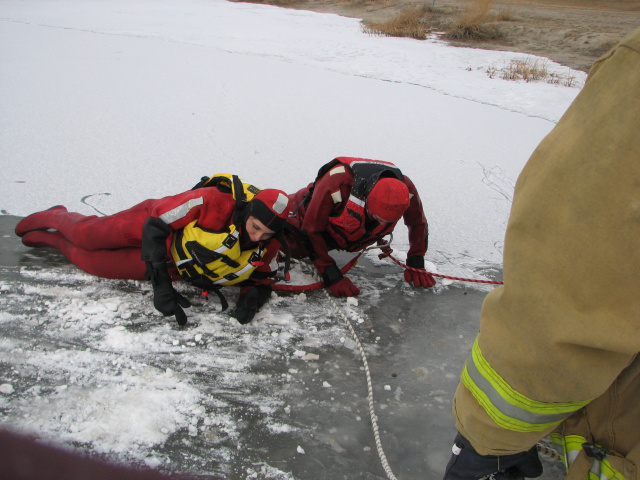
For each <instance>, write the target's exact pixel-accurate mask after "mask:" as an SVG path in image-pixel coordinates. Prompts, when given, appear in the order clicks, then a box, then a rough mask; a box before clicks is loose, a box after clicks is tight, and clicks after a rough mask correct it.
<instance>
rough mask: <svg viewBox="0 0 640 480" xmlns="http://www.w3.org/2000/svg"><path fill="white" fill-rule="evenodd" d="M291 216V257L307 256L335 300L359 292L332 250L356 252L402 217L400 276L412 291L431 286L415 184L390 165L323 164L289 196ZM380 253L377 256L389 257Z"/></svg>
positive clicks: (424, 229) (377, 162)
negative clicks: (405, 234) (404, 250)
mask: <svg viewBox="0 0 640 480" xmlns="http://www.w3.org/2000/svg"><path fill="white" fill-rule="evenodd" d="M290 196H291V199H292V203H293V208H294V212H295V217H293V218H290V219H289V222H290V223H291V224H292V225H293V226H294V227H295V230H297V232H295V233H293V232H290V231H287V233H286V238H287V243H288V244H289V247H290V249H291V256H292V257H293V258H305V257H307V256H308V257H309V258H310V259H311V260H312V261H313V264H314V265H315V267H316V268H317V270H318V272H319V273H320V275H321V276H322V279H323V281H324V284H325V285H326V286H327V287H328V288H329V290H331V293H333V295H334V296H336V297H350V296H354V295H358V294H359V293H360V290H359V289H358V287H356V286H355V285H354V284H353V283H352V282H351V280H349V278H347V277H344V276H343V275H342V273H341V272H340V269H339V268H338V267H337V265H336V262H335V260H334V259H333V257H331V255H329V251H330V250H346V251H349V252H357V251H360V250H363V249H364V248H366V247H367V246H369V245H372V244H373V243H376V242H378V244H382V243H383V242H382V238H383V237H384V236H385V235H387V234H389V233H391V232H392V231H393V229H394V228H395V226H396V224H397V223H398V221H399V220H400V219H401V218H404V223H405V225H407V227H408V229H409V252H408V254H407V265H408V266H409V267H413V268H414V269H416V270H405V273H404V278H405V280H406V281H407V282H409V283H410V284H412V285H414V286H416V287H432V286H433V285H435V280H434V279H433V277H432V276H431V275H430V274H429V273H427V271H426V270H425V269H424V255H425V254H426V252H427V247H428V236H429V234H428V225H427V219H426V217H425V215H424V211H423V209H422V202H421V201H420V197H419V195H418V191H417V190H416V187H415V185H414V184H413V182H412V181H411V180H410V179H409V178H408V177H406V176H404V175H403V174H402V172H401V171H400V169H399V168H398V167H396V166H395V165H394V164H392V163H390V162H384V161H381V160H370V159H364V158H352V157H338V158H336V159H334V160H332V161H331V162H329V163H327V164H326V165H324V166H323V167H322V168H321V169H320V171H319V172H318V175H317V177H316V179H315V181H314V182H313V183H311V184H309V185H308V186H307V187H305V188H302V189H301V190H299V191H298V192H296V193H294V194H292V195H290ZM390 253H391V249H390V248H386V249H383V253H382V254H381V255H380V258H383V257H384V256H388V255H389V254H390Z"/></svg>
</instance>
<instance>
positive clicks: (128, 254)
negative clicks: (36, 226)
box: [22, 214, 146, 280]
mask: <svg viewBox="0 0 640 480" xmlns="http://www.w3.org/2000/svg"><path fill="white" fill-rule="evenodd" d="M76 215H77V214H76ZM22 243H24V244H25V245H26V246H28V247H51V248H55V249H56V250H59V251H60V252H61V253H62V254H63V255H64V256H65V257H67V259H68V260H69V261H70V262H71V263H73V264H74V265H76V266H77V267H79V268H81V269H82V270H84V271H85V272H87V273H90V274H92V275H96V276H98V277H102V278H112V279H124V280H144V273H145V271H146V264H145V263H144V262H143V261H142V260H141V253H140V248H138V247H125V248H119V249H116V250H86V249H83V248H79V247H77V246H75V245H73V244H72V243H71V242H69V241H68V240H67V239H66V238H64V237H63V236H62V234H61V233H60V232H45V231H32V232H28V233H26V234H25V235H24V237H22Z"/></svg>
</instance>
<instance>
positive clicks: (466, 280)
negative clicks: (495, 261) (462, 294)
mask: <svg viewBox="0 0 640 480" xmlns="http://www.w3.org/2000/svg"><path fill="white" fill-rule="evenodd" d="M389 258H390V259H391V260H393V261H394V262H396V263H397V264H398V265H400V266H401V267H402V268H404V269H406V270H410V271H414V272H421V271H422V270H420V269H418V268H412V267H409V266H407V265H405V264H404V263H402V262H401V261H400V260H397V259H396V258H395V257H394V256H393V255H389ZM427 273H428V274H429V275H433V276H434V277H440V278H448V279H449V280H459V281H461V282H473V283H491V284H494V285H504V282H500V281H497V280H477V279H474V278H460V277H450V276H448V275H440V274H439V273H431V272H427Z"/></svg>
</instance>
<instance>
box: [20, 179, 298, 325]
mask: <svg viewBox="0 0 640 480" xmlns="http://www.w3.org/2000/svg"><path fill="white" fill-rule="evenodd" d="M288 214H289V198H288V196H287V194H286V193H284V192H283V191H281V190H274V189H267V190H260V189H259V188H256V187H254V186H253V185H250V184H247V183H243V182H242V181H241V180H240V179H239V178H238V177H236V176H232V175H229V174H217V175H214V176H213V177H211V178H207V177H205V178H203V179H202V180H201V182H200V183H199V184H198V185H196V186H195V187H194V188H193V189H192V190H189V191H187V192H184V193H180V194H178V195H174V196H169V197H164V198H161V199H158V200H156V199H151V200H146V201H144V202H142V203H140V204H138V205H136V206H134V207H132V208H130V209H128V210H124V211H122V212H119V213H116V214H114V215H109V216H105V217H98V216H95V215H94V216H85V215H81V214H79V213H74V212H68V211H67V209H66V208H65V207H63V206H56V207H53V208H50V209H49V210H45V211H43V212H39V213H34V214H32V215H29V216H28V217H26V218H24V219H23V220H21V221H20V222H19V223H18V225H17V226H16V229H15V232H16V234H17V235H18V236H20V237H22V243H24V244H25V245H26V246H28V247H53V248H55V249H57V250H59V251H60V252H61V253H62V254H63V255H64V256H65V257H67V258H68V259H69V261H71V262H72V263H73V264H74V265H76V266H78V267H80V268H81V269H82V270H84V271H85V272H87V273H90V274H92V275H97V276H99V277H104V278H113V279H130V280H143V279H147V280H151V284H152V286H153V304H154V306H155V308H156V309H157V310H158V311H159V312H160V313H162V314H163V315H164V316H171V315H175V318H176V321H177V322H178V323H179V324H180V325H184V324H186V323H187V316H186V314H185V312H184V310H183V308H185V307H189V306H190V305H191V304H190V302H189V301H188V300H187V299H186V298H185V297H183V296H182V295H181V294H180V293H178V292H176V290H175V289H174V288H173V285H172V279H177V278H183V279H185V280H187V281H189V282H190V283H192V284H194V285H196V286H198V287H199V288H202V289H204V290H206V291H208V290H211V291H214V292H215V293H216V294H218V296H219V297H220V300H221V302H222V308H223V310H224V309H226V308H227V306H228V305H227V302H226V300H225V298H224V296H222V294H221V293H220V292H219V289H220V287H221V286H224V285H236V284H239V286H240V287H241V290H240V295H239V297H238V301H237V304H236V310H235V316H236V318H237V319H238V321H239V322H240V323H242V324H245V323H248V322H250V321H251V319H252V318H253V316H254V315H255V313H256V311H257V310H258V309H259V308H260V307H261V306H262V305H263V304H264V303H265V302H266V301H267V300H268V298H269V296H270V294H271V286H270V284H271V283H272V282H273V277H275V274H276V273H277V265H276V255H277V253H278V250H280V249H281V248H283V249H284V251H285V252H287V253H288V248H287V245H286V242H285V241H284V237H283V236H282V230H283V227H284V226H285V224H286V218H287V216H288ZM51 230H53V231H51ZM286 259H287V263H288V255H287V257H286ZM287 269H288V265H285V270H287Z"/></svg>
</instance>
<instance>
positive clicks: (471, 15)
mask: <svg viewBox="0 0 640 480" xmlns="http://www.w3.org/2000/svg"><path fill="white" fill-rule="evenodd" d="M492 3H493V0H474V2H473V3H472V4H471V5H470V6H469V8H467V9H466V10H464V11H463V12H462V14H461V15H460V18H458V20H457V21H455V22H454V23H453V25H452V26H451V28H450V29H448V30H447V32H446V34H445V37H446V38H450V39H453V40H491V39H495V38H501V36H502V35H501V33H500V31H499V30H498V28H497V27H496V25H495V24H493V23H490V21H491V20H493V19H491V18H490V17H489V10H490V9H491V4H492Z"/></svg>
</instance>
